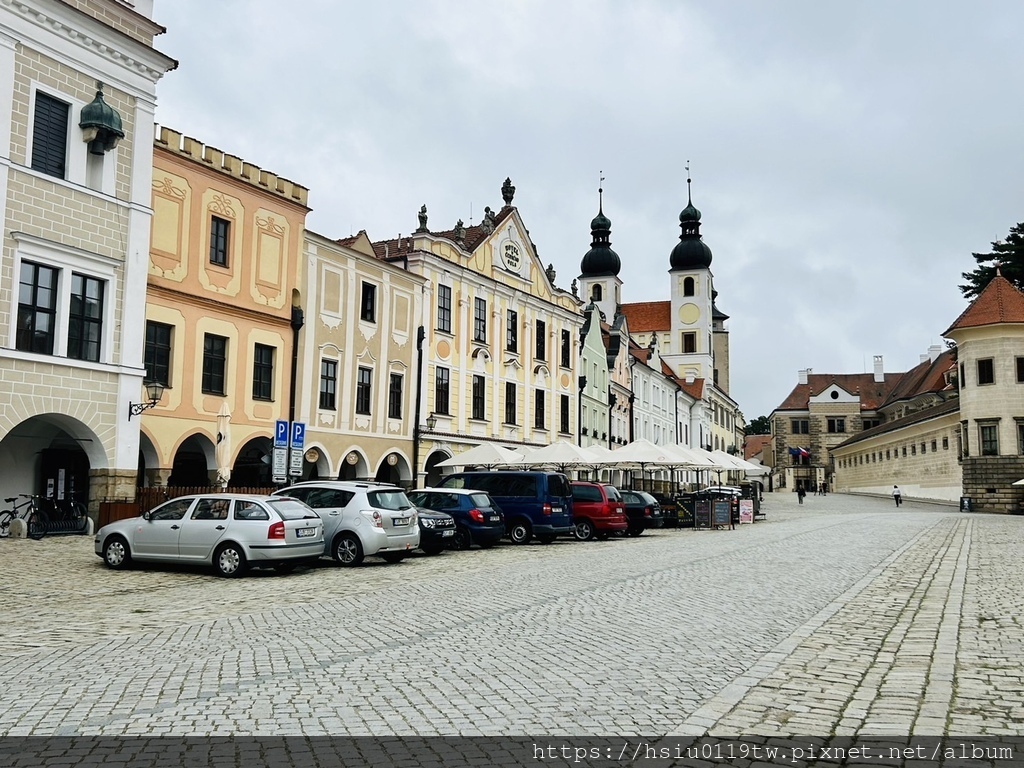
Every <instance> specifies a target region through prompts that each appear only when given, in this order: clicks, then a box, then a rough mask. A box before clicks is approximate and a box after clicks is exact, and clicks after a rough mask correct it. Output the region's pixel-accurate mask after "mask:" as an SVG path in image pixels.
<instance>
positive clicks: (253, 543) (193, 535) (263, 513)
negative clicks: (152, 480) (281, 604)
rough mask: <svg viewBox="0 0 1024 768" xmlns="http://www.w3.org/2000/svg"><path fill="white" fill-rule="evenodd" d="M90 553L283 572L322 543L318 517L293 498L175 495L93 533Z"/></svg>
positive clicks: (118, 564)
mask: <svg viewBox="0 0 1024 768" xmlns="http://www.w3.org/2000/svg"><path fill="white" fill-rule="evenodd" d="M95 549H96V554H97V555H99V556H100V557H101V558H103V562H104V563H106V564H107V566H108V567H110V568H115V569H120V568H127V567H128V566H129V565H131V563H132V562H133V561H145V560H150V561H161V562H186V563H202V564H205V565H212V566H213V567H214V568H215V569H216V571H217V573H219V574H220V575H221V576H241V575H242V574H243V573H245V571H246V569H247V568H248V567H250V566H253V567H258V568H267V567H272V568H274V569H275V570H277V571H281V572H285V573H286V572H288V571H291V570H294V568H295V567H296V566H297V565H299V564H300V563H302V562H314V561H315V560H316V559H317V558H318V557H319V556H320V554H321V553H322V552H323V549H324V526H323V522H322V521H321V520H320V518H319V516H318V515H317V514H316V512H314V511H313V510H311V509H310V508H309V507H307V506H306V505H305V504H303V503H301V502H299V501H296V500H295V499H286V498H278V497H274V496H253V495H248V494H233V493H216V494H210V495H202V496H181V497H179V498H177V499H171V500H170V501H167V502H164V503H163V504H161V505H160V506H158V507H155V508H154V509H152V510H151V511H149V512H147V513H145V514H144V515H142V517H133V518H129V519H127V520H118V521H116V522H113V523H110V524H109V525H105V526H103V527H102V528H100V529H99V530H98V531H97V532H96V539H95Z"/></svg>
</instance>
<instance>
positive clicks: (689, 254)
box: [669, 200, 711, 270]
mask: <svg viewBox="0 0 1024 768" xmlns="http://www.w3.org/2000/svg"><path fill="white" fill-rule="evenodd" d="M679 229H680V230H681V232H680V234H679V242H678V243H677V244H676V247H675V248H673V249H672V256H671V257H670V258H669V264H670V265H671V268H672V269H673V270H677V269H707V268H708V267H710V266H711V249H710V248H708V246H707V244H706V243H705V242H704V241H703V240H701V236H700V211H699V210H697V209H696V208H695V207H694V205H693V203H692V202H691V201H690V200H687V201H686V207H685V208H683V210H682V212H681V213H680V214H679Z"/></svg>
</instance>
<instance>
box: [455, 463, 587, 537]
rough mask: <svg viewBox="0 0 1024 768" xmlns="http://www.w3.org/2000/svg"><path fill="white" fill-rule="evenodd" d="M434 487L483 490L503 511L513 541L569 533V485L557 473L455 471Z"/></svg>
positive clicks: (567, 479) (563, 476)
mask: <svg viewBox="0 0 1024 768" xmlns="http://www.w3.org/2000/svg"><path fill="white" fill-rule="evenodd" d="M438 487H439V488H471V489H473V490H475V491H487V493H488V494H490V497H491V498H492V499H494V503H495V504H497V505H498V506H499V507H501V510H502V511H503V512H504V513H505V532H506V535H507V536H508V537H509V538H510V539H511V540H512V543H513V544H526V543H527V542H529V541H530V540H531V539H533V537H534V536H536V537H537V539H538V541H542V542H544V543H545V544H546V543H548V542H550V541H554V540H555V538H557V537H558V536H571V535H572V531H573V527H572V486H571V485H569V478H567V477H566V476H565V475H563V474H561V473H560V472H522V471H518V470H504V471H500V470H496V471H493V472H457V473H456V474H454V475H448V476H446V477H445V478H443V479H442V481H441V483H440V485H439V486H438Z"/></svg>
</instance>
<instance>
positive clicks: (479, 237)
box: [373, 206, 515, 259]
mask: <svg viewBox="0 0 1024 768" xmlns="http://www.w3.org/2000/svg"><path fill="white" fill-rule="evenodd" d="M514 210H515V208H514V207H512V206H505V207H504V208H502V209H501V210H500V211H498V212H497V214H495V218H494V229H495V230H498V229H500V227H501V224H502V223H503V222H504V221H505V219H507V218H508V217H509V216H511V215H512V212H513V211H514ZM465 229H466V237H465V239H464V240H463V243H464V246H463V247H464V248H465V249H466V250H467V251H472V250H473V249H474V248H476V247H477V246H478V245H480V243H482V242H483V241H484V240H485V239H487V238H488V237H490V234H491V233H490V232H487V231H485V230H484V228H483V227H482V226H481V225H480V224H475V225H473V226H469V227H466V228H465ZM417 234H422V233H417V232H413V233H412V234H411V235H410V236H408V237H398V238H393V239H391V240H379V241H377V242H376V243H374V244H373V250H374V251H375V252H376V254H377V258H379V259H383V258H385V257H386V258H394V257H395V256H402V255H404V254H408V253H412V252H413V247H412V245H413V238H415V237H416V235H417ZM428 234H431V235H433V236H434V237H443V238H445V239H447V240H451V241H452V242H453V243H454V242H455V229H454V228H453V229H446V230H444V231H441V232H433V231H431V232H429V233H428Z"/></svg>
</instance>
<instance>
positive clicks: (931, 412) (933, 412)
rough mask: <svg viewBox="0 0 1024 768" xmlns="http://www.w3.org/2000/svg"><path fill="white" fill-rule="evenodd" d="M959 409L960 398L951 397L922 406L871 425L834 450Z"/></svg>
mask: <svg viewBox="0 0 1024 768" xmlns="http://www.w3.org/2000/svg"><path fill="white" fill-rule="evenodd" d="M958 410H960V398H958V397H951V398H950V399H949V400H946V401H945V402H942V403H938V404H937V405H933V406H931V407H930V408H922V409H921V410H920V411H914V412H913V413H909V414H907V415H906V416H904V417H903V418H902V419H895V420H894V421H887V422H885V423H883V424H879V425H878V426H877V427H871V429H865V430H864V431H863V432H858V433H857V434H856V435H854V436H853V437H851V438H850V439H849V440H844V441H843V442H841V443H840V444H839V445H837V446H835V448H833V449H832V450H835V449H836V448H845V447H847V446H849V445H853V444H854V443H859V442H860V441H862V440H867V439H869V438H872V437H875V436H876V435H884V434H885V433H886V432H895V431H896V430H897V429H902V428H903V427H908V426H910V425H911V424H919V423H921V422H922V421H928V420H929V419H937V418H939V417H940V416H945V415H947V414H950V413H956V412H957V411H958Z"/></svg>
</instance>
